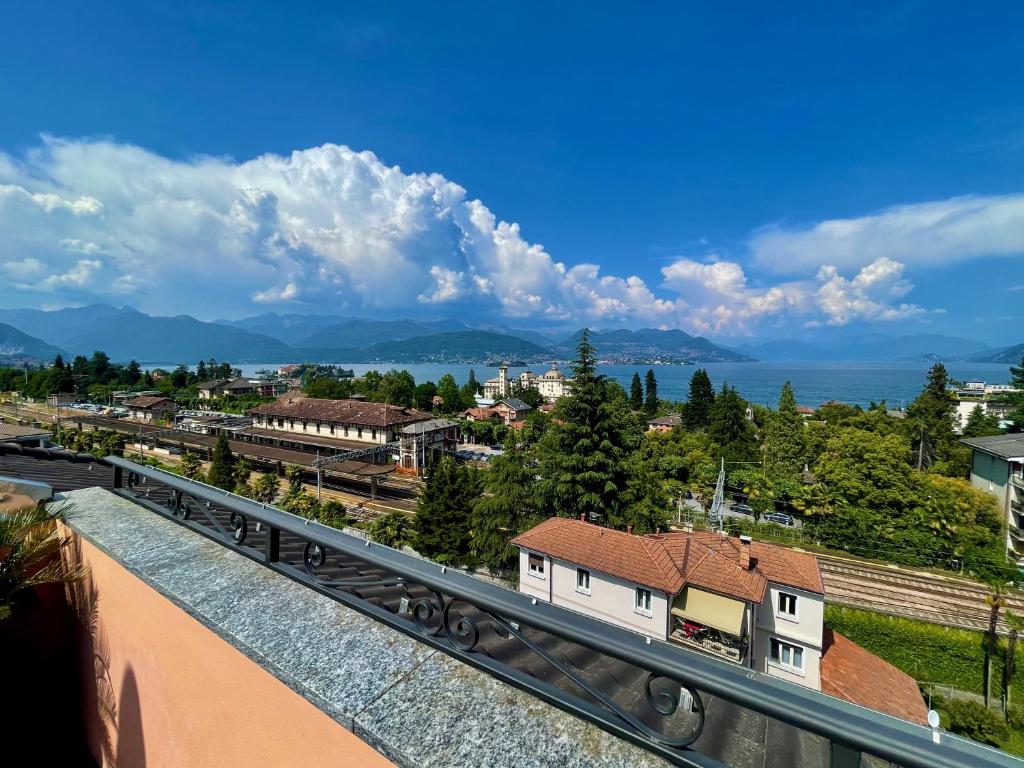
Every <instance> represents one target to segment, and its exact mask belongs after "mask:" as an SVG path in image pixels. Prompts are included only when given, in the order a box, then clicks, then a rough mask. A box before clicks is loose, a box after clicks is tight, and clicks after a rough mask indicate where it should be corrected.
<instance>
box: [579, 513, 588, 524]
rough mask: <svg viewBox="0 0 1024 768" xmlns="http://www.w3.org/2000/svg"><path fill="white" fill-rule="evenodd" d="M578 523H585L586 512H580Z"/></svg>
mask: <svg viewBox="0 0 1024 768" xmlns="http://www.w3.org/2000/svg"><path fill="white" fill-rule="evenodd" d="M580 522H581V523H585V522H587V513H586V512H580Z"/></svg>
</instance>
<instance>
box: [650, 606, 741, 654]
mask: <svg viewBox="0 0 1024 768" xmlns="http://www.w3.org/2000/svg"><path fill="white" fill-rule="evenodd" d="M672 622H673V628H672V634H671V635H670V636H669V639H670V640H671V641H672V642H674V643H678V644H679V645H681V646H683V647H684V648H692V649H694V650H698V651H701V652H702V653H709V654H711V655H712V656H715V657H717V658H720V659H725V660H726V661H730V662H732V663H734V664H743V663H745V662H746V660H747V643H746V641H745V640H744V639H743V638H739V637H735V636H734V635H729V634H726V633H725V632H719V631H718V630H717V629H713V628H711V627H702V626H700V625H697V624H693V623H691V622H688V621H686V620H684V619H680V618H679V617H677V616H673V617H672Z"/></svg>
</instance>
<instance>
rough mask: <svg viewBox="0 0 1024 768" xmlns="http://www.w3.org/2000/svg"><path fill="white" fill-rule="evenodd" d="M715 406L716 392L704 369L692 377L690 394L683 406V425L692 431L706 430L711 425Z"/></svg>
mask: <svg viewBox="0 0 1024 768" xmlns="http://www.w3.org/2000/svg"><path fill="white" fill-rule="evenodd" d="M714 404H715V390H714V387H712V386H711V378H710V377H709V376H708V372H707V371H706V370H704V369H703V368H698V369H697V370H696V371H694V372H693V376H691V377H690V393H689V397H688V398H687V401H686V404H685V405H684V406H683V425H684V426H685V427H686V428H687V429H690V430H698V429H706V428H707V427H708V425H710V424H711V407H712V406H713V405H714Z"/></svg>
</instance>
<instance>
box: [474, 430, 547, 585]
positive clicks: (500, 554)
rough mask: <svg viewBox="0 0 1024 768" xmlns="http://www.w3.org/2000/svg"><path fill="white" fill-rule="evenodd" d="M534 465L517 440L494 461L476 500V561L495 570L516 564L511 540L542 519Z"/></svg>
mask: <svg viewBox="0 0 1024 768" xmlns="http://www.w3.org/2000/svg"><path fill="white" fill-rule="evenodd" d="M533 473H534V470H533V469H532V467H529V466H528V465H527V457H526V454H525V453H524V452H523V451H522V450H520V449H519V448H517V447H516V446H515V444H512V445H510V446H509V447H508V449H507V450H506V451H505V453H504V454H503V455H502V456H499V457H498V458H496V459H494V461H492V462H491V466H490V469H489V470H488V471H487V472H486V473H485V474H484V482H483V493H482V494H481V495H480V496H479V498H477V500H476V502H475V503H474V504H473V510H472V533H473V538H472V549H473V554H474V556H475V559H476V561H477V562H479V563H480V564H481V565H484V566H486V567H488V568H490V569H491V571H493V572H496V573H502V572H509V571H511V570H512V569H513V568H514V567H515V563H516V556H517V552H518V550H517V549H516V548H515V547H513V546H511V545H510V544H509V540H510V539H511V538H512V537H513V536H516V535H517V534H519V533H522V532H523V531H525V530H526V529H527V528H530V527H532V526H533V525H535V524H536V523H538V522H539V521H540V519H541V516H540V510H539V508H538V505H537V497H536V494H535V493H534V491H533Z"/></svg>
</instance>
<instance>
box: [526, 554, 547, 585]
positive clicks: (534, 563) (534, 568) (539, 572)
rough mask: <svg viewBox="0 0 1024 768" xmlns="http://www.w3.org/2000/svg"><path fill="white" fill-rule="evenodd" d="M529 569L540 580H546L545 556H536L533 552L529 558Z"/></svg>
mask: <svg viewBox="0 0 1024 768" xmlns="http://www.w3.org/2000/svg"><path fill="white" fill-rule="evenodd" d="M527 560H528V568H529V571H530V574H531V575H532V576H536V577H538V578H541V579H543V578H544V557H543V555H535V554H533V553H532V552H531V553H530V554H529V556H528V557H527Z"/></svg>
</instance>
